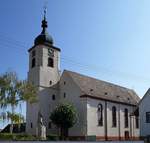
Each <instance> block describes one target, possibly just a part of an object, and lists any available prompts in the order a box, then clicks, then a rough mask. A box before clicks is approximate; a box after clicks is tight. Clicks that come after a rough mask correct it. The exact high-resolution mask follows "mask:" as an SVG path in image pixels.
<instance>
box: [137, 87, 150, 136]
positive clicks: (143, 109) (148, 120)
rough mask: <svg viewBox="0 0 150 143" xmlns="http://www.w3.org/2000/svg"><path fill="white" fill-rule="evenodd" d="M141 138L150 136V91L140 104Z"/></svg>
mask: <svg viewBox="0 0 150 143" xmlns="http://www.w3.org/2000/svg"><path fill="white" fill-rule="evenodd" d="M139 117H140V136H141V137H142V138H145V137H147V136H150V89H148V91H147V92H146V93H145V95H144V96H143V98H142V99H141V101H140V103H139Z"/></svg>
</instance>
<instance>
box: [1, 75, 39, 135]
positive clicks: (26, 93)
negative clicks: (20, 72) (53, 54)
mask: <svg viewBox="0 0 150 143" xmlns="http://www.w3.org/2000/svg"><path fill="white" fill-rule="evenodd" d="M25 101H28V102H30V103H34V102H36V101H37V99H36V88H35V87H34V86H33V85H32V84H30V83H28V82H27V81H24V80H19V79H18V76H17V74H16V72H6V73H4V74H3V75H1V76H0V106H1V108H2V109H3V114H2V115H3V116H1V117H2V118H3V119H5V116H6V118H7V119H10V120H11V125H10V133H12V132H13V123H14V122H15V120H17V118H18V116H17V114H16V113H15V109H16V108H17V107H18V105H20V104H21V103H23V102H25ZM7 109H10V111H7ZM4 111H5V112H4ZM4 113H5V116H4Z"/></svg>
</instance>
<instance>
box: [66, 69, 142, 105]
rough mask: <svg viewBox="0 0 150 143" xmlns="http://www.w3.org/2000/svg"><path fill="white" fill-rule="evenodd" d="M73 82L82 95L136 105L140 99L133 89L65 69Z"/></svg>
mask: <svg viewBox="0 0 150 143" xmlns="http://www.w3.org/2000/svg"><path fill="white" fill-rule="evenodd" d="M64 72H66V73H68V74H69V75H70V77H71V78H72V79H73V80H74V82H75V83H76V84H77V85H78V86H79V87H80V89H81V91H82V93H83V94H82V95H83V96H88V97H93V98H97V99H98V98H100V99H103V100H109V101H114V102H121V103H124V104H130V105H137V104H138V102H139V101H140V98H139V96H138V95H137V94H136V93H135V91H134V90H132V89H128V88H125V87H121V86H119V85H115V84H112V83H109V82H106V81H102V80H98V79H95V78H92V77H88V76H85V75H81V74H79V73H76V72H72V71H68V70H65V71H64Z"/></svg>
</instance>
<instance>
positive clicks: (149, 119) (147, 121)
mask: <svg viewBox="0 0 150 143" xmlns="http://www.w3.org/2000/svg"><path fill="white" fill-rule="evenodd" d="M146 123H150V112H146Z"/></svg>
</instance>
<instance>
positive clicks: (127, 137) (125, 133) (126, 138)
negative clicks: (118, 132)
mask: <svg viewBox="0 0 150 143" xmlns="http://www.w3.org/2000/svg"><path fill="white" fill-rule="evenodd" d="M124 136H125V140H129V138H130V137H129V131H125V132H124Z"/></svg>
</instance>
